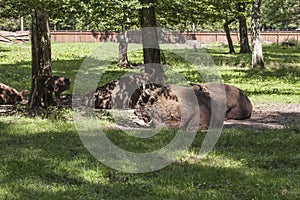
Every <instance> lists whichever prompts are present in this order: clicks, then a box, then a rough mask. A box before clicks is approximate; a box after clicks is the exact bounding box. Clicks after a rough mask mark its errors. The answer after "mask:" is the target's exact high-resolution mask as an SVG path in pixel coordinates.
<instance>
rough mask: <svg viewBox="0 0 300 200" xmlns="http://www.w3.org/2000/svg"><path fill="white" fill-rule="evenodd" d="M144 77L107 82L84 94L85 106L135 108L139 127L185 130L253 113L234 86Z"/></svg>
mask: <svg viewBox="0 0 300 200" xmlns="http://www.w3.org/2000/svg"><path fill="white" fill-rule="evenodd" d="M131 79H132V80H131ZM145 80H147V79H144V78H140V77H138V76H137V77H135V76H133V77H127V78H125V79H123V80H115V81H112V82H110V83H107V84H106V85H104V86H101V87H98V88H97V90H96V91H95V92H91V93H89V95H87V96H88V99H89V100H91V101H89V102H90V103H87V104H86V105H89V106H90V105H93V107H95V108H97V109H111V108H115V109H134V110H135V112H134V113H135V115H136V116H137V117H138V118H139V119H140V120H142V121H141V122H142V123H141V124H139V125H141V126H151V125H153V126H157V125H158V126H162V125H165V126H167V127H173V128H188V129H189V128H190V127H192V126H197V127H198V128H197V129H207V128H208V127H210V125H211V124H213V125H216V124H220V123H219V122H221V123H223V121H224V118H225V117H226V118H227V119H246V118H249V117H250V116H251V113H252V104H251V102H250V100H249V99H248V97H247V96H246V95H245V94H244V93H243V92H242V91H241V90H240V89H239V88H237V87H235V86H231V85H227V84H217V83H207V84H192V85H193V87H191V88H190V87H182V86H178V85H159V84H155V83H147V82H146V81H145ZM132 88H134V90H131V89H132ZM136 88H137V89H136ZM225 102H226V103H225ZM211 122H213V123H211Z"/></svg>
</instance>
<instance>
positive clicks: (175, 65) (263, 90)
mask: <svg viewBox="0 0 300 200" xmlns="http://www.w3.org/2000/svg"><path fill="white" fill-rule="evenodd" d="M139 47H140V45H137V44H132V45H130V49H134V51H130V52H129V60H130V62H131V63H132V64H140V63H142V61H143V58H142V51H141V50H137V49H138V48H139ZM162 47H163V49H165V56H166V61H167V65H168V66H171V67H172V69H174V70H175V71H177V72H179V73H180V74H182V75H183V76H184V77H185V78H186V80H187V81H189V82H201V81H202V78H201V73H198V72H195V70H193V68H192V67H191V66H190V65H189V64H188V62H187V61H185V60H184V59H183V58H180V57H178V53H182V52H188V54H194V53H195V52H194V51H193V50H186V49H181V50H178V49H176V48H175V46H172V45H162ZM30 48H31V47H30V45H29V44H22V45H20V44H15V45H4V44H1V45H0V53H1V54H0V71H1V73H0V82H3V83H6V84H9V85H11V86H12V87H15V88H16V89H17V90H23V89H30V86H31V82H30V76H31V58H30ZM101 48H106V49H105V52H114V51H113V50H115V49H117V44H115V43H110V45H106V46H103V45H102V44H99V43H92V44H82V43H71V44H57V43H54V44H52V71H53V74H54V75H59V76H65V77H69V78H71V79H72V80H75V78H76V74H77V71H78V69H79V68H80V66H81V64H82V62H83V61H84V59H85V58H86V56H88V55H89V53H92V55H93V56H96V58H99V59H101V58H103V51H104V50H102V49H101ZM263 50H264V58H265V62H266V67H267V69H266V70H251V69H250V66H251V55H248V54H246V55H241V54H227V51H228V49H227V48H226V47H221V46H218V45H209V46H208V47H207V52H208V53H209V55H210V56H211V58H212V60H213V61H214V63H215V64H216V67H217V68H218V70H219V72H220V74H221V76H222V78H223V80H224V83H229V84H233V85H236V86H238V87H240V88H241V89H242V90H244V91H245V92H246V94H248V95H249V96H250V99H251V100H252V101H254V102H287V103H290V102H299V95H300V78H299V77H300V50H299V47H298V46H297V47H290V48H288V47H283V46H277V45H266V46H264V47H263ZM113 55H114V54H113ZM196 55H197V54H196ZM108 63H109V65H108V66H107V70H106V71H104V73H103V75H102V77H101V80H99V82H100V83H99V84H104V83H107V82H108V81H111V80H113V79H116V78H118V77H120V76H122V75H123V74H125V73H127V72H128V70H124V69H119V68H117V67H115V66H116V59H115V60H111V61H109V62H108ZM102 71H103V70H101V72H102ZM71 90H72V88H71ZM71 90H70V91H71Z"/></svg>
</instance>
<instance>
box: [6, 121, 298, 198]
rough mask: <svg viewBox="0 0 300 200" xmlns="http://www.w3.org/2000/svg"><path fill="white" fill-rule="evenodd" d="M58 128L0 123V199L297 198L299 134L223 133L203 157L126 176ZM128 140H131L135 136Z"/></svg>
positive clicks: (197, 142)
mask: <svg viewBox="0 0 300 200" xmlns="http://www.w3.org/2000/svg"><path fill="white" fill-rule="evenodd" d="M21 123H22V122H21ZM23 123H24V122H23ZM49 123H51V122H50V121H49ZM33 125H34V124H33V123H32V126H33ZM24 126H28V124H26V123H24ZM59 127H63V126H62V125H60V126H59V125H58V127H57V128H55V129H54V130H53V129H52V130H51V129H50V130H49V131H46V132H38V131H37V132H34V131H31V129H26V128H22V126H20V125H17V123H14V122H0V128H1V146H0V148H1V152H4V154H2V155H1V156H0V159H1V161H0V162H1V181H0V185H1V188H4V189H3V191H5V192H4V193H2V194H3V195H4V196H3V197H7V198H8V199H10V198H14V199H20V200H21V199H22V200H23V199H32V198H35V199H101V198H102V199H253V198H258V199H274V198H277V197H279V196H280V195H281V191H282V190H284V189H287V193H284V194H282V195H284V196H283V197H284V198H288V199H293V198H294V199H295V198H296V197H297V195H298V197H299V191H298V189H299V188H298V189H297V184H298V179H297V176H298V178H299V175H297V174H295V172H296V170H299V166H297V160H295V159H293V158H294V156H295V155H296V153H298V152H297V148H296V149H295V147H298V144H299V143H298V142H299V134H297V133H296V132H294V131H285V130H275V131H270V130H263V131H256V132H253V131H248V130H244V129H234V130H227V131H225V132H224V133H223V134H222V135H221V138H220V139H219V142H218V144H217V146H216V148H215V151H214V153H213V154H211V155H210V156H208V158H206V159H202V160H193V159H191V158H189V157H188V156H187V158H183V159H181V160H178V161H177V162H176V163H174V164H172V165H170V166H168V167H166V168H164V169H162V170H159V171H155V172H151V173H145V174H128V173H122V172H118V171H115V170H113V169H109V168H108V167H106V166H104V165H102V164H101V163H100V162H98V161H97V160H96V159H94V158H93V157H92V156H91V155H90V154H89V152H88V151H87V150H86V149H85V147H84V146H83V144H82V143H81V141H80V139H79V137H78V135H77V133H76V131H75V130H73V129H70V130H67V131H65V130H64V129H63V128H62V130H60V128H59ZM18 129H21V130H19V131H21V132H19V133H18V134H16V133H15V132H14V131H13V130H18ZM23 129H24V131H25V130H26V134H25V133H22V130H23ZM202 139H203V134H202V133H199V135H198V136H197V137H196V139H195V141H194V143H193V146H192V148H193V149H200V146H201V143H202ZM127 143H129V144H128V145H130V143H131V144H132V145H134V144H135V140H132V141H127ZM153 145H154V146H155V144H153ZM287 153H288V155H286V154H287ZM226 163H227V164H226ZM295 191H298V193H295ZM282 193H283V192H282ZM5 195H6V196H5Z"/></svg>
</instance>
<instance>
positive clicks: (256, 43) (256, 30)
mask: <svg viewBox="0 0 300 200" xmlns="http://www.w3.org/2000/svg"><path fill="white" fill-rule="evenodd" d="M260 6H261V0H256V1H255V2H253V5H252V19H251V42H252V68H260V69H264V68H265V65H264V60H263V52H262V45H261V41H260Z"/></svg>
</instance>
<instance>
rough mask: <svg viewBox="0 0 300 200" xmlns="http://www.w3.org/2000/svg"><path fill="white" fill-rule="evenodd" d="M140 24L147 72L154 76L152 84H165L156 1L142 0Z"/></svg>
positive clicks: (151, 78) (151, 79)
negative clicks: (161, 63) (161, 62)
mask: <svg viewBox="0 0 300 200" xmlns="http://www.w3.org/2000/svg"><path fill="white" fill-rule="evenodd" d="M140 3H141V5H142V8H141V10H140V24H141V28H142V44H143V55H144V64H145V72H146V73H149V74H152V76H151V77H150V81H151V82H155V83H163V77H164V72H163V68H162V66H161V65H160V47H159V35H158V29H157V24H156V13H155V4H154V3H155V0H140Z"/></svg>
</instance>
